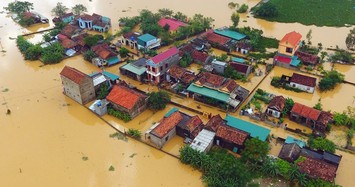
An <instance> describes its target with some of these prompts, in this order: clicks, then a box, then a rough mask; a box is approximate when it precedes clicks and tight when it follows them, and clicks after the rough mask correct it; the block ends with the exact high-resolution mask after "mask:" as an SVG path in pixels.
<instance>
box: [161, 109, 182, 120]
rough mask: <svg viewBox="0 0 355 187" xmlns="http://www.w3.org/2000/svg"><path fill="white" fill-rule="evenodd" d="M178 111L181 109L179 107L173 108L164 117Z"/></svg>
mask: <svg viewBox="0 0 355 187" xmlns="http://www.w3.org/2000/svg"><path fill="white" fill-rule="evenodd" d="M176 111H179V109H178V108H175V107H174V108H172V109H171V110H170V111H169V112H168V113H166V114H165V115H164V117H166V118H167V117H169V116H170V115H171V114H173V113H174V112H176Z"/></svg>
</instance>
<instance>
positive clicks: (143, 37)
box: [138, 33, 156, 42]
mask: <svg viewBox="0 0 355 187" xmlns="http://www.w3.org/2000/svg"><path fill="white" fill-rule="evenodd" d="M138 39H139V40H142V41H144V42H149V41H151V40H155V39H156V37H155V36H153V35H151V34H148V33H147V34H143V35H141V36H139V37H138Z"/></svg>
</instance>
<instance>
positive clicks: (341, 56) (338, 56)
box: [329, 50, 354, 63]
mask: <svg viewBox="0 0 355 187" xmlns="http://www.w3.org/2000/svg"><path fill="white" fill-rule="evenodd" d="M329 60H330V61H331V62H341V63H353V60H354V58H353V57H352V55H351V53H349V52H348V51H345V50H337V51H335V53H334V54H333V55H330V56H329Z"/></svg>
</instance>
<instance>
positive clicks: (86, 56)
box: [84, 49, 97, 62]
mask: <svg viewBox="0 0 355 187" xmlns="http://www.w3.org/2000/svg"><path fill="white" fill-rule="evenodd" d="M96 57H97V55H96V53H95V52H94V51H93V50H91V49H90V50H87V51H86V52H85V53H84V60H86V61H88V62H91V61H92V59H93V58H96Z"/></svg>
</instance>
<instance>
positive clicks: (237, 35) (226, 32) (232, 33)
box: [214, 29, 246, 40]
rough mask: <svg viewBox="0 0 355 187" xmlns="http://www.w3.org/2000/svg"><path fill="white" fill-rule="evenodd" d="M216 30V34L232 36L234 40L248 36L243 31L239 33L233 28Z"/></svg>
mask: <svg viewBox="0 0 355 187" xmlns="http://www.w3.org/2000/svg"><path fill="white" fill-rule="evenodd" d="M214 32H215V33H216V34H219V35H222V36H225V37H228V38H232V39H234V40H241V39H243V38H245V37H246V35H244V34H242V33H239V32H236V31H232V30H229V29H215V30H214Z"/></svg>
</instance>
